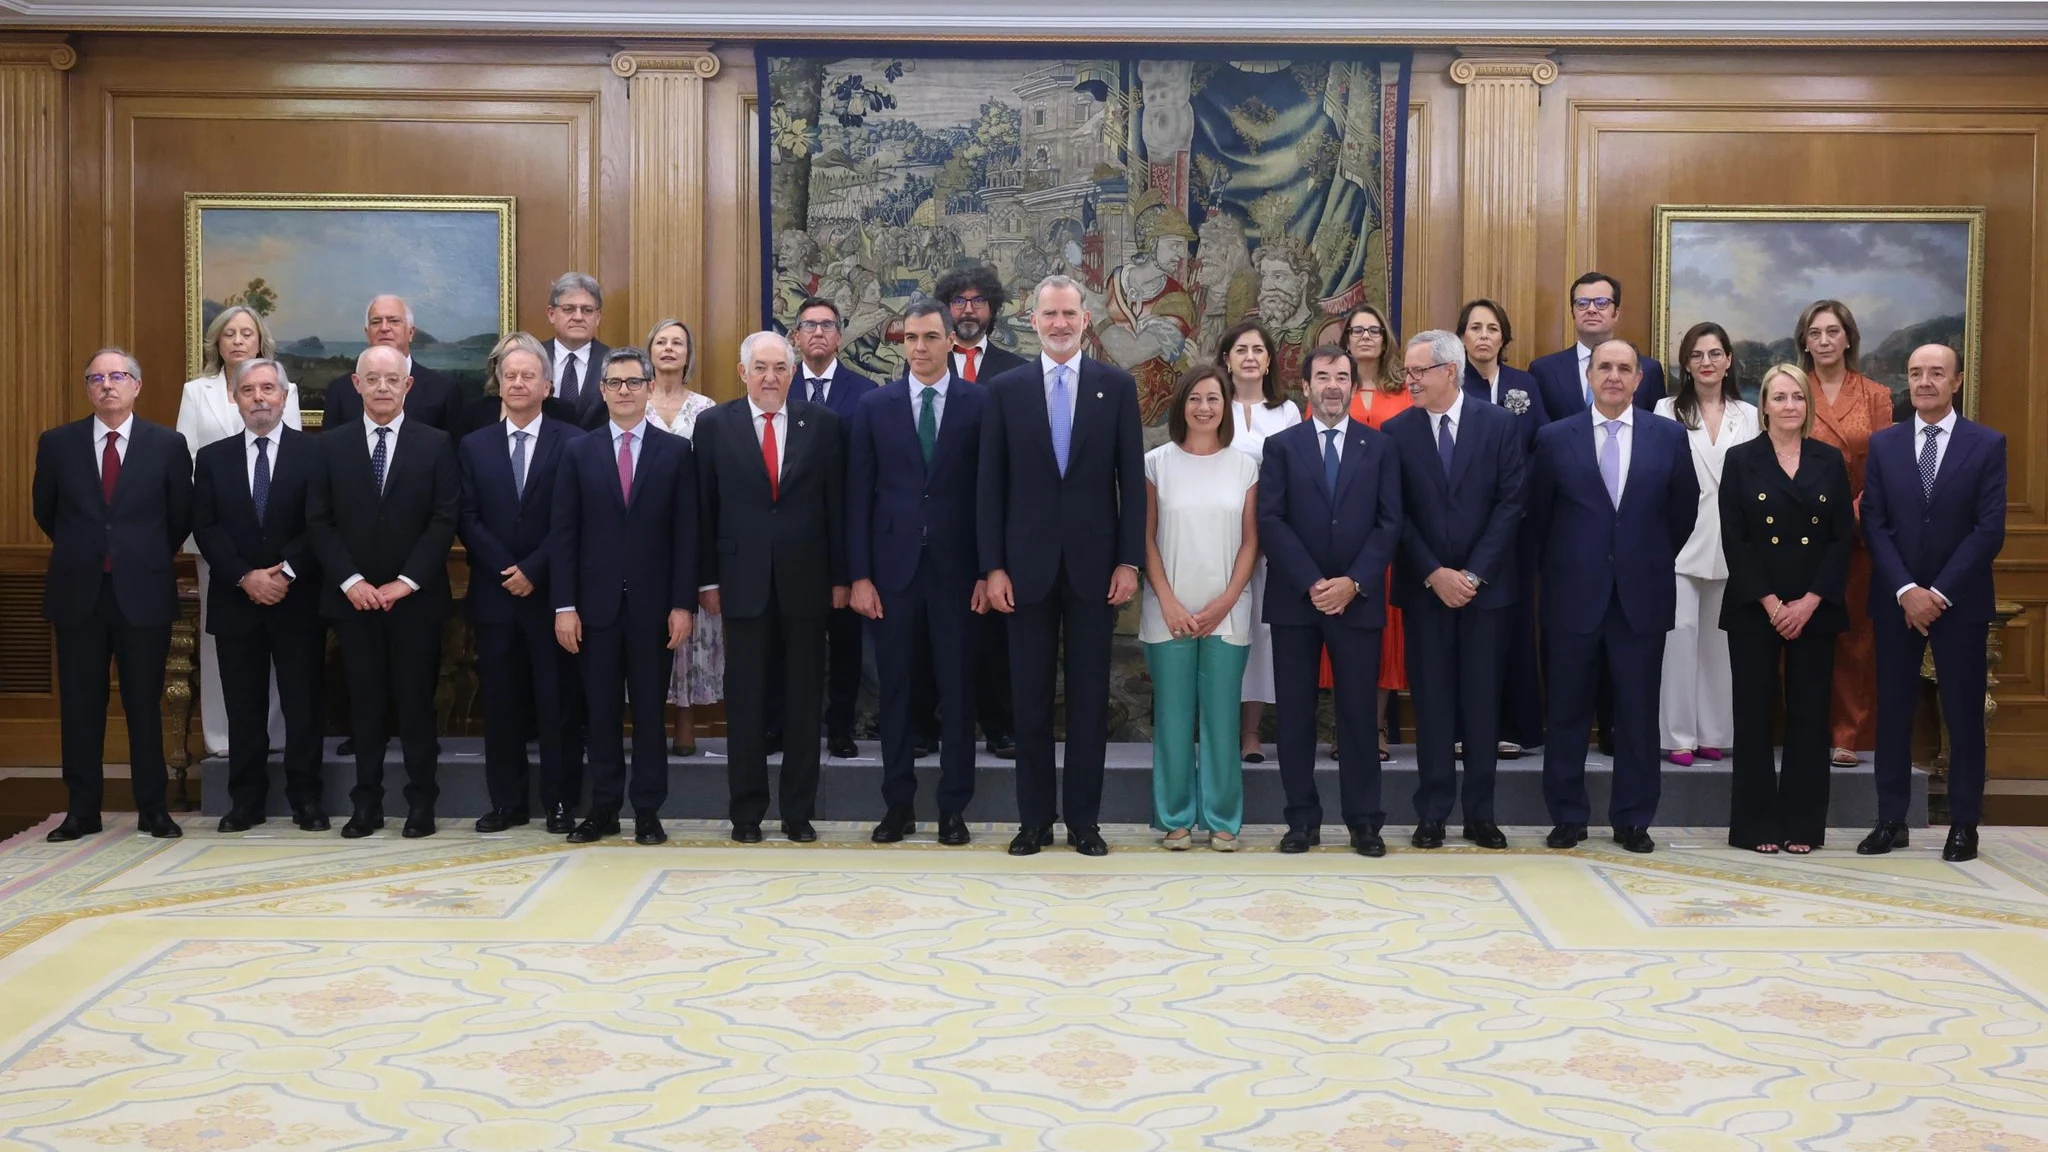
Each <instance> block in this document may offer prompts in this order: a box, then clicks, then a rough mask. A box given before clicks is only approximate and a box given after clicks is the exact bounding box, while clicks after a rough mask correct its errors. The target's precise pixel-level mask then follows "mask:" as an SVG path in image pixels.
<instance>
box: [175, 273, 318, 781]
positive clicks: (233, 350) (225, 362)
mask: <svg viewBox="0 0 2048 1152" xmlns="http://www.w3.org/2000/svg"><path fill="white" fill-rule="evenodd" d="M258 357H261V358H262V359H265V360H272V359H275V358H276V357H277V342H276V341H275V340H273V339H271V336H270V328H269V327H268V326H267V325H265V324H264V323H263V318H262V317H261V316H258V315H257V314H256V313H255V312H253V311H251V310H250V309H249V308H248V307H247V306H245V305H241V304H235V305H230V306H229V307H227V308H224V309H222V310H221V313H220V315H218V316H215V317H214V318H213V323H211V324H209V325H207V326H206V359H205V362H204V366H203V370H204V371H205V373H206V374H205V375H204V376H201V377H199V378H198V379H197V380H189V381H187V382H186V383H185V395H184V397H183V398H182V399H181V400H179V402H178V431H179V432H180V433H182V434H183V435H184V437H185V446H186V447H187V448H190V449H191V450H192V455H193V456H195V457H196V456H198V455H199V450H200V449H201V448H204V447H206V446H207V445H208V444H211V443H213V442H214V441H216V440H225V439H227V438H228V437H230V436H240V435H241V434H242V410H241V409H240V408H237V407H236V406H235V398H234V394H233V393H231V392H230V391H229V390H228V381H229V380H230V379H232V378H233V376H234V373H235V370H236V369H237V368H239V367H241V365H242V363H243V361H246V360H251V359H255V358H258ZM284 422H285V426H286V427H288V428H300V427H302V421H301V420H300V417H299V390H298V388H297V387H296V386H294V385H293V384H292V382H291V381H290V380H286V381H285V382H284ZM185 551H187V552H190V553H192V560H193V564H194V565H195V566H196V567H197V568H198V570H199V722H200V727H201V728H202V729H203V730H204V732H205V737H206V753H207V755H209V756H224V755H226V754H227V750H228V709H227V704H226V703H225V702H223V701H222V699H221V690H220V665H219V663H217V662H216V659H215V657H214V648H213V634H212V633H210V632H208V631H207V630H206V617H207V612H206V588H207V585H208V584H209V583H210V582H211V574H210V573H209V572H208V571H207V566H206V560H205V558H204V557H201V556H200V555H199V545H198V544H196V543H194V542H193V541H192V540H190V539H187V540H186V541H185ZM270 746H271V747H272V748H282V747H284V715H283V713H282V712H281V711H280V710H279V708H278V704H277V678H276V677H275V676H272V677H271V682H270Z"/></svg>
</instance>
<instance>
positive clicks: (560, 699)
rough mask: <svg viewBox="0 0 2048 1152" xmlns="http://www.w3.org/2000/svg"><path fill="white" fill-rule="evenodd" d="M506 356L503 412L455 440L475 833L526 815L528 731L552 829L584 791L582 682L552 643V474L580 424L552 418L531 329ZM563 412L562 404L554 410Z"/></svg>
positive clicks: (543, 362) (568, 825)
mask: <svg viewBox="0 0 2048 1152" xmlns="http://www.w3.org/2000/svg"><path fill="white" fill-rule="evenodd" d="M513 340H514V343H513V344H512V346H511V347H510V348H509V349H508V350H507V351H506V352H505V354H504V356H503V357H502V358H501V359H500V360H499V361H498V367H497V373H498V397H497V399H498V402H499V403H500V404H501V405H502V406H503V409H504V418H503V419H500V420H497V421H494V422H492V423H490V424H487V425H485V426H484V427H482V428H479V429H477V430H476V431H475V432H472V433H470V434H469V435H468V436H467V437H464V438H463V441H462V443H461V444H460V445H458V446H457V449H456V456H457V460H458V463H460V464H461V466H462V505H461V508H460V510H459V511H458V512H457V514H456V531H457V532H458V533H459V534H460V535H461V537H462V544H463V547H464V549H465V550H466V551H467V554H468V561H469V596H468V598H467V601H468V606H469V619H470V624H471V625H472V627H473V630H474V632H475V636H476V664H477V675H478V677H479V678H480V680H481V681H482V686H483V698H484V779H485V782H486V784H487V785H488V786H489V788H490V794H491V809H490V811H488V812H486V813H484V814H483V816H481V817H479V818H478V819H477V822H476V830H477V831H479V832H483V833H486V834H489V833H493V832H503V831H504V830H505V829H507V828H510V827H512V826H514V825H517V824H525V823H526V822H527V821H528V820H529V819H530V818H531V816H530V814H529V812H528V809H527V795H528V790H529V786H530V779H529V776H530V772H531V765H530V764H529V763H528V762H527V759H526V733H527V730H528V729H529V728H531V729H533V730H534V732H535V735H536V736H537V737H538V739H539V741H540V803H541V809H542V810H543V811H544V812H545V813H546V820H547V829H548V831H550V832H557V833H559V832H569V831H572V830H573V829H574V828H575V824H574V823H573V822H572V821H571V818H570V813H571V812H572V811H574V810H575V807H576V803H577V801H578V800H579V799H581V797H582V792H583V742H582V739H581V731H582V716H581V713H582V708H581V703H582V699H583V687H582V685H581V684H580V683H579V679H580V678H579V677H578V676H577V674H576V665H575V661H574V660H572V659H571V658H570V657H569V656H568V654H567V653H565V652H563V651H562V648H561V646H560V645H559V644H557V643H556V642H555V621H554V615H555V614H554V602H553V601H552V600H551V599H549V591H550V585H549V580H548V569H549V563H548V560H549V557H548V533H549V529H550V527H551V525H552V524H553V522H554V505H555V472H556V466H557V464H558V463H559V462H560V460H561V458H562V452H563V450H564V449H565V448H566V447H567V446H568V444H569V442H570V441H571V440H574V439H576V438H577V437H579V436H580V435H581V434H582V430H581V429H580V428H578V427H575V426H574V425H571V424H568V423H565V422H564V421H563V420H560V419H550V418H548V417H546V416H544V415H542V413H541V407H542V405H543V404H545V403H546V402H547V401H548V400H549V399H550V398H551V397H550V389H549V386H548V384H549V382H548V364H547V356H546V353H545V352H543V351H542V349H541V346H540V343H539V341H536V340H534V339H533V338H532V337H530V336H528V335H526V334H525V333H523V332H522V333H518V334H516V335H515V336H514V337H513ZM563 410H564V409H560V408H558V409H557V411H563Z"/></svg>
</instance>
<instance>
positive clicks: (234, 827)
mask: <svg viewBox="0 0 2048 1152" xmlns="http://www.w3.org/2000/svg"><path fill="white" fill-rule="evenodd" d="M267 819H268V818H267V817H265V816H264V815H263V813H261V812H229V813H228V814H227V815H225V816H223V817H221V818H220V827H219V829H218V831H221V832H247V831H248V830H249V829H251V828H254V827H255V826H257V825H258V824H262V823H264V822H265V821H266V820H267ZM139 823H140V822H139V821H138V824H139Z"/></svg>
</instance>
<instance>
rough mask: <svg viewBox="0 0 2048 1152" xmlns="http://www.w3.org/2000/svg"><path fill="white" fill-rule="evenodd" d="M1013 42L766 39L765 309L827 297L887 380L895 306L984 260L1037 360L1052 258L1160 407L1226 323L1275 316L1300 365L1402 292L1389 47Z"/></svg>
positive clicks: (1001, 338)
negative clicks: (907, 45) (1335, 333)
mask: <svg viewBox="0 0 2048 1152" xmlns="http://www.w3.org/2000/svg"><path fill="white" fill-rule="evenodd" d="M920 51H924V50H920ZM1004 51H1005V55H1003V56H1000V57H991V56H989V55H987V54H985V53H984V54H982V55H977V56H957V57H944V56H941V57H933V56H928V55H909V54H896V53H886V52H885V53H879V54H877V53H875V51H874V50H873V48H872V46H844V45H842V46H839V47H838V48H837V50H834V49H833V48H830V47H828V48H825V49H824V50H822V51H821V50H819V49H818V48H817V47H815V46H809V45H803V46H797V45H781V46H771V47H767V48H763V49H762V51H761V56H760V60H759V67H760V71H761V89H762V91H764V92H766V93H768V108H767V114H766V115H765V116H764V117H762V139H761V148H762V165H761V171H762V172H763V173H765V179H764V180H763V181H762V198H763V213H762V218H763V219H764V220H766V221H767V222H768V224H767V227H766V229H765V232H766V235H765V236H764V238H763V239H764V253H763V255H764V258H765V260H766V263H765V264H764V267H766V268H768V269H770V273H769V275H767V276H764V277H763V278H762V282H763V286H764V287H763V291H764V295H765V296H766V297H767V299H766V300H765V301H764V311H765V312H766V314H767V316H768V318H769V322H770V323H771V324H772V325H774V326H776V327H779V328H783V329H787V328H788V327H789V326H790V324H791V323H792V322H793V321H794V320H795V309H796V305H797V303H798V302H799V301H801V300H802V299H803V298H804V297H806V296H810V295H818V296H824V297H826V298H828V299H831V300H832V301H833V302H834V303H836V304H838V305H839V307H840V308H841V309H842V310H843V311H844V313H845V317H846V325H845V346H844V351H843V352H842V353H841V357H842V359H844V360H845V361H846V362H848V363H849V364H851V365H853V366H854V367H856V368H858V369H859V370H861V371H863V372H866V373H868V374H869V375H873V376H876V377H877V378H887V377H889V376H894V375H898V374H900V373H901V371H902V359H901V355H900V353H899V351H898V348H897V346H896V343H895V341H894V340H893V339H892V336H893V335H894V331H893V329H894V326H895V324H896V321H897V318H898V317H900V316H901V315H902V312H903V309H904V307H905V306H906V305H908V304H910V303H911V302H912V301H913V300H915V299H916V298H917V297H918V296H919V295H920V294H928V293H929V292H931V290H932V287H933V285H934V283H935V282H936V281H937V279H938V278H939V277H940V276H941V275H942V274H944V273H945V272H946V271H947V270H949V269H951V268H954V267H956V266H959V265H962V264H972V263H986V264H989V265H992V266H993V267H994V268H995V269H996V271H997V272H998V274H999V275H1000V276H1001V278H1002V281H1003V284H1004V285H1005V288H1006V291H1007V293H1008V295H1009V297H1010V300H1011V304H1010V306H1009V308H1008V310H1007V311H1006V313H1005V314H1004V315H1003V316H1002V317H1000V319H999V321H998V323H997V325H996V329H995V331H994V332H993V333H992V334H991V339H993V340H994V341H995V342H996V343H998V344H1001V345H1003V346H1005V347H1008V348H1010V349H1012V350H1014V351H1016V352H1018V353H1020V354H1022V355H1026V356H1030V355H1034V354H1035V353H1036V351H1037V343H1036V340H1035V338H1034V337H1033V334H1032V331H1031V326H1030V324H1029V322H1028V319H1027V318H1026V316H1025V315H1024V309H1025V306H1026V301H1027V299H1028V297H1029V294H1030V291H1031V288H1032V286H1033V285H1035V284H1036V283H1037V282H1038V281H1039V280H1040V279H1042V278H1043V277H1045V276H1047V275H1049V274H1052V273H1063V274H1065V275H1068V276H1071V277H1073V278H1074V279H1075V280H1077V281H1079V282H1080V283H1081V284H1082V285H1083V291H1084V296H1085V301H1084V302H1085V304H1086V306H1087V308H1088V310H1089V313H1090V318H1091V330H1090V334H1089V338H1088V345H1087V349H1086V350H1087V351H1088V352H1089V353H1090V354H1091V355H1094V356H1097V357H1100V358H1102V359H1105V360H1109V361H1112V362H1114V363H1117V364H1121V365H1123V366H1124V367H1125V368H1127V369H1129V370H1130V371H1131V372H1132V374H1133V375H1134V376H1136V378H1137V380H1138V388H1139V398H1140V402H1141V405H1142V408H1143V411H1144V414H1145V419H1146V422H1147V423H1148V424H1151V425H1163V424H1164V423H1165V421H1166V407H1167V403H1168V400H1169V398H1170V395H1171V392H1172V387H1173V382H1174V380H1175V378H1176V377H1177V376H1178V375H1179V374H1180V372H1181V371H1182V370H1183V369H1185V368H1187V367H1189V366H1190V365H1193V364H1196V363H1201V362H1204V361H1207V360H1209V359H1211V358H1212V357H1213V356H1214V355H1215V351H1216V342H1217V340H1218V339H1219V338H1220V337H1221V335H1222V333H1223V331H1224V330H1225V329H1227V328H1228V327H1230V326H1231V325H1232V324H1235V323H1237V322H1238V321H1239V320H1242V319H1245V318H1247V317H1257V318H1258V319H1260V320H1262V321H1263V322H1264V323H1265V325H1266V327H1267V329H1268V330H1269V331H1271V332H1272V334H1273V336H1274V338H1275V342H1276V343H1278V344H1280V345H1281V348H1280V361H1281V369H1282V371H1283V372H1284V373H1286V375H1285V376H1284V377H1283V378H1284V379H1286V380H1287V381H1288V382H1289V383H1290V384H1291V383H1292V382H1293V381H1294V379H1295V376H1294V373H1295V372H1296V371H1297V369H1298V365H1299V362H1300V358H1301V354H1302V352H1303V351H1304V350H1305V346H1306V342H1307V341H1308V340H1310V339H1311V338H1312V337H1313V336H1314V335H1315V333H1316V330H1317V329H1318V328H1319V327H1321V321H1322V320H1324V319H1325V318H1327V317H1329V316H1332V315H1337V314H1341V313H1343V312H1344V311H1346V310H1347V309H1349V308H1351V307H1352V306H1353V305H1356V304H1358V303H1360V302H1364V301H1369V302H1372V303H1374V304H1379V305H1383V306H1390V307H1391V306H1394V305H1395V303H1396V302H1397V301H1398V299H1399V295H1400V285H1399V280H1398V277H1399V274H1400V267H1401V261H1400V223H1401V219H1402V212H1401V197H1402V180H1401V174H1402V173H1403V172H1404V170H1405V168H1404V165H1403V163H1402V155H1403V147H1404V145H1405V140H1404V139H1403V135H1404V132H1405V127H1406V123H1407V116H1406V115H1405V109H1406V107H1407V100H1406V98H1405V94H1404V86H1405V83H1406V78H1407V63H1408V61H1407V54H1406V53H1405V52H1403V53H1359V52H1350V53H1344V54H1331V53H1316V52H1307V51H1304V52H1301V53H1295V54H1291V55H1289V56H1287V57H1284V58H1281V57H1275V58H1270V59H1266V58H1256V57H1255V58H1233V59H1224V58H1214V59H1209V58H1201V59H1189V58H1181V59H1170V58H1169V59H1154V58H1151V57H1150V56H1148V55H1144V54H1141V53H1139V52H1136V51H1120V50H1110V51H1107V52H1102V51H1101V50H1100V49H1097V50H1096V51H1097V52H1098V53H1100V54H1097V55H1091V56H1078V55H1061V54H1060V50H1059V48H1058V47H1056V46H1055V47H1048V48H1046V49H1044V50H1042V51H1040V50H1036V49H1026V51H1027V52H1035V53H1036V54H1035V56H1034V57H1032V58H1023V57H1016V58H1012V57H1011V56H1010V55H1008V53H1009V52H1012V51H1015V50H1014V49H1005V50H1004ZM855 52H858V53H860V54H859V55H855V54H853V53H855Z"/></svg>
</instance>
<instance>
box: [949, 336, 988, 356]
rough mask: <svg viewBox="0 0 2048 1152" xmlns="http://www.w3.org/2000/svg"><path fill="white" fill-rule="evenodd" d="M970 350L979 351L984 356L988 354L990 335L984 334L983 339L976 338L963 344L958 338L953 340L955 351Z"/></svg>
mask: <svg viewBox="0 0 2048 1152" xmlns="http://www.w3.org/2000/svg"><path fill="white" fill-rule="evenodd" d="M970 350H971V351H975V352H979V353H981V354H982V355H984V356H986V355H988V337H986V336H983V337H982V338H981V339H979V340H976V341H975V342H974V343H972V344H962V343H960V342H959V341H957V340H956V341H954V342H953V351H955V352H966V351H970Z"/></svg>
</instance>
